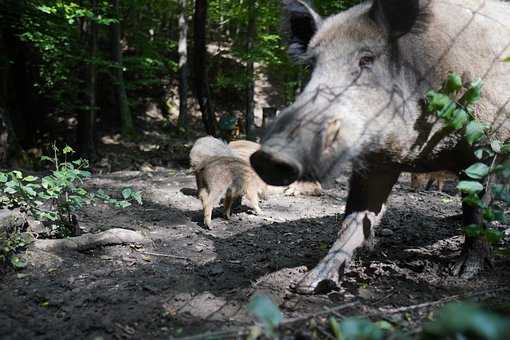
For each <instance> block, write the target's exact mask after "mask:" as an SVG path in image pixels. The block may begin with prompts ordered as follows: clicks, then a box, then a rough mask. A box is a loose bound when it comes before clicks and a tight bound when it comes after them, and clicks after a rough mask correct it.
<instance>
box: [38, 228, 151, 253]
mask: <svg viewBox="0 0 510 340" xmlns="http://www.w3.org/2000/svg"><path fill="white" fill-rule="evenodd" d="M147 242H148V239H147V238H146V237H144V236H143V235H142V234H140V233H138V232H136V231H132V230H127V229H120V228H115V229H110V230H107V231H103V232H101V233H97V234H84V235H81V236H76V237H70V238H67V239H61V240H46V239H44V240H36V241H35V242H34V243H33V244H32V246H33V247H34V248H36V249H40V250H45V251H58V250H75V251H85V250H90V249H95V248H100V247H105V246H113V245H119V244H128V243H136V244H140V243H147Z"/></svg>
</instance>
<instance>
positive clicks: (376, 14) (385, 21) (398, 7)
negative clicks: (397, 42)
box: [370, 0, 420, 38]
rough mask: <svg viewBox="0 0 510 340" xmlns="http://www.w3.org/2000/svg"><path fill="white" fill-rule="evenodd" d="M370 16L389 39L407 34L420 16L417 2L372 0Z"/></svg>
mask: <svg viewBox="0 0 510 340" xmlns="http://www.w3.org/2000/svg"><path fill="white" fill-rule="evenodd" d="M370 16H371V17H372V19H373V20H375V21H376V22H377V23H378V24H380V25H382V26H383V27H384V28H385V30H386V31H387V32H388V34H389V36H390V37H391V38H399V37H401V36H403V35H405V34H407V33H409V32H410V31H411V30H412V29H413V28H414V26H415V25H416V22H417V21H418V19H419V16H420V1H419V0H374V2H373V4H372V8H371V9H370Z"/></svg>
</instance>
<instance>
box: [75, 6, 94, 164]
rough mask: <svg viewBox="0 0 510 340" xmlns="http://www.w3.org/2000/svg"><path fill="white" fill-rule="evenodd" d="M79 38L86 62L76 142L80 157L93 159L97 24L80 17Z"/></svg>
mask: <svg viewBox="0 0 510 340" xmlns="http://www.w3.org/2000/svg"><path fill="white" fill-rule="evenodd" d="M91 7H92V11H93V12H96V11H97V0H91ZM80 26H81V27H80V34H81V36H82V38H81V40H82V42H83V45H84V46H87V49H88V55H87V59H88V62H85V63H84V64H85V66H84V67H85V69H84V72H83V76H84V77H83V80H84V83H85V91H84V96H83V97H84V105H83V109H81V110H80V112H79V113H78V130H77V134H78V135H77V144H78V151H79V153H80V155H81V156H82V157H86V158H87V159H90V160H94V159H95V158H96V148H95V130H96V126H95V125H96V124H95V121H96V110H97V100H96V89H97V66H96V64H95V59H96V58H97V34H98V32H97V31H98V27H97V24H96V23H95V22H94V21H92V20H90V19H82V20H81V25H80Z"/></svg>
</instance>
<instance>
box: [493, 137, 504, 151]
mask: <svg viewBox="0 0 510 340" xmlns="http://www.w3.org/2000/svg"><path fill="white" fill-rule="evenodd" d="M502 146H503V143H501V142H500V141H499V140H493V141H491V149H492V151H494V152H495V153H500V152H501V147H502Z"/></svg>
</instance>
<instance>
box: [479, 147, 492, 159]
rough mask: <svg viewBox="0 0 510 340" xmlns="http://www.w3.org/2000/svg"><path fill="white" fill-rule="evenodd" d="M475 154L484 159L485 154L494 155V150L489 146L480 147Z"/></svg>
mask: <svg viewBox="0 0 510 340" xmlns="http://www.w3.org/2000/svg"><path fill="white" fill-rule="evenodd" d="M475 156H476V158H478V159H484V158H485V156H488V157H492V156H494V151H492V149H488V148H479V149H476V151H475Z"/></svg>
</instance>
